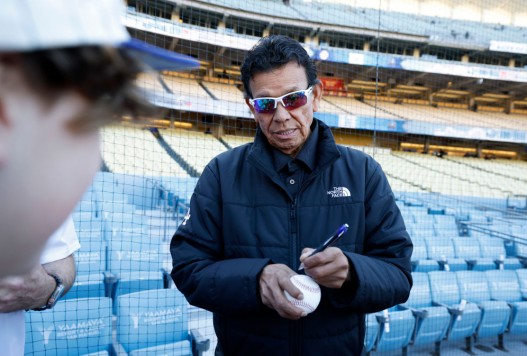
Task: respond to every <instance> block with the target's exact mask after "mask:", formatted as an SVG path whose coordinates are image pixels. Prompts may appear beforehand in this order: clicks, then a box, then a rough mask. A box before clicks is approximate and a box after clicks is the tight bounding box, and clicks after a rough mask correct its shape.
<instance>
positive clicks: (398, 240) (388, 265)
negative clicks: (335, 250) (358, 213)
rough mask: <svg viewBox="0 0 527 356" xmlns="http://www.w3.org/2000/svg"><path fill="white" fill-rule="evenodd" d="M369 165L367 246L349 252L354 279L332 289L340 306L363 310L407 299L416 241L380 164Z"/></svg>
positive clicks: (371, 310) (365, 199)
mask: <svg viewBox="0 0 527 356" xmlns="http://www.w3.org/2000/svg"><path fill="white" fill-rule="evenodd" d="M367 166H368V167H367V169H366V172H367V177H366V187H365V195H364V208H365V232H364V233H365V235H364V249H363V252H362V253H360V254H359V253H352V252H345V254H346V256H347V257H348V260H349V261H350V277H351V280H350V281H349V282H346V283H345V284H344V285H343V287H342V288H341V289H340V290H332V291H330V292H329V293H330V295H331V297H330V299H331V300H332V303H334V304H335V305H336V306H337V307H351V308H353V309H355V310H356V311H358V312H361V313H373V312H377V311H381V310H384V309H387V308H390V307H392V306H395V305H397V304H400V303H404V302H405V301H406V300H407V299H408V296H409V294H410V289H411V287H412V276H411V262H410V259H411V255H412V249H413V245H412V241H411V240H410V236H409V235H408V232H407V231H406V227H405V225H404V221H403V218H402V215H401V213H400V211H399V208H398V207H397V205H396V203H395V197H394V195H393V192H392V190H391V188H390V185H389V183H388V180H387V179H386V176H385V175H384V173H383V171H382V169H381V168H380V165H379V164H378V163H377V162H375V161H374V160H369V162H368V164H367ZM368 173H369V174H368Z"/></svg>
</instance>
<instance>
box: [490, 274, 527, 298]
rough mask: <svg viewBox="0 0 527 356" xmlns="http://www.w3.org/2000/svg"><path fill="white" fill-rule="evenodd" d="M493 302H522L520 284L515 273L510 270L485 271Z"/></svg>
mask: <svg viewBox="0 0 527 356" xmlns="http://www.w3.org/2000/svg"><path fill="white" fill-rule="evenodd" d="M485 276H486V277H487V282H488V284H489V289H490V297H491V298H492V299H493V300H504V301H507V302H518V301H521V300H522V295H521V292H520V284H519V282H518V276H517V274H516V272H514V271H512V270H494V271H485Z"/></svg>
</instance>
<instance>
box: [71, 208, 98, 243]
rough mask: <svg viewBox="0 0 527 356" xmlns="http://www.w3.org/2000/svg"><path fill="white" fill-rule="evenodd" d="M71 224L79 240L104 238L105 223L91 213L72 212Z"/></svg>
mask: <svg viewBox="0 0 527 356" xmlns="http://www.w3.org/2000/svg"><path fill="white" fill-rule="evenodd" d="M72 218H73V225H74V226H75V231H76V232H77V235H78V237H79V240H81V241H82V240H104V239H105V236H104V230H105V223H104V221H103V220H102V219H101V218H100V217H94V216H93V215H91V213H73V214H72Z"/></svg>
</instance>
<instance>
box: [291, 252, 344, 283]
mask: <svg viewBox="0 0 527 356" xmlns="http://www.w3.org/2000/svg"><path fill="white" fill-rule="evenodd" d="M312 251H313V249H310V248H305V249H304V250H303V251H302V255H301V256H300V261H301V262H302V263H303V264H304V271H305V273H306V274H307V275H308V276H310V277H312V278H313V279H314V280H315V281H316V282H317V283H318V284H320V285H321V286H324V287H327V288H340V287H342V285H343V284H344V282H345V281H346V280H347V278H348V274H349V261H348V258H347V257H346V255H344V253H343V252H342V250H341V249H340V248H337V247H328V248H327V249H325V250H324V251H322V252H319V253H317V254H315V255H313V256H310V257H308V256H309V254H310V253H311V252H312Z"/></svg>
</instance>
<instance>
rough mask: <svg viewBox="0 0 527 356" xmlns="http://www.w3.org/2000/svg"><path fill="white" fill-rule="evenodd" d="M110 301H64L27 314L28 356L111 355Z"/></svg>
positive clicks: (85, 299)
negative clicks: (100, 353) (96, 353)
mask: <svg viewBox="0 0 527 356" xmlns="http://www.w3.org/2000/svg"><path fill="white" fill-rule="evenodd" d="M111 315H112V313H111V300H110V298H106V297H101V298H79V299H69V300H61V301H59V302H57V304H56V305H55V307H54V308H53V309H50V310H44V311H29V312H26V344H25V353H26V354H29V355H30V354H36V355H40V354H42V355H49V356H52V355H82V354H88V353H95V352H105V351H106V352H108V351H109V350H110V347H111V343H112V337H111V332H112V316H111Z"/></svg>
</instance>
